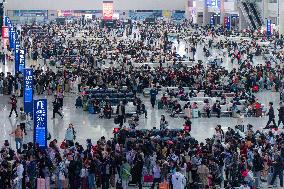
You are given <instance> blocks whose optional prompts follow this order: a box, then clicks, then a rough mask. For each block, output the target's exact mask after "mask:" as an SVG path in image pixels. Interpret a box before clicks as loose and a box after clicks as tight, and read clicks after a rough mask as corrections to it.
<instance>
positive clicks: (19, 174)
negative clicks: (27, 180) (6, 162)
mask: <svg viewBox="0 0 284 189" xmlns="http://www.w3.org/2000/svg"><path fill="white" fill-rule="evenodd" d="M15 171H16V175H17V177H16V181H17V182H16V189H22V186H23V184H22V182H23V173H24V166H23V165H22V164H21V163H20V161H18V160H17V161H16V168H15Z"/></svg>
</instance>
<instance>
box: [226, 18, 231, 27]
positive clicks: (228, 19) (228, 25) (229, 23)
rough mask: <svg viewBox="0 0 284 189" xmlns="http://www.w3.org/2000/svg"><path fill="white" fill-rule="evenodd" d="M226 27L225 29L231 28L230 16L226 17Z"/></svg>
mask: <svg viewBox="0 0 284 189" xmlns="http://www.w3.org/2000/svg"><path fill="white" fill-rule="evenodd" d="M226 28H227V30H230V29H231V17H230V16H228V17H227V23H226Z"/></svg>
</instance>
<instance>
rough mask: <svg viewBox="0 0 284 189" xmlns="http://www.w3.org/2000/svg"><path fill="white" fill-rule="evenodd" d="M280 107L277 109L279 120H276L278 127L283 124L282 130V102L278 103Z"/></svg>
mask: <svg viewBox="0 0 284 189" xmlns="http://www.w3.org/2000/svg"><path fill="white" fill-rule="evenodd" d="M279 105H280V107H279V109H278V117H279V120H278V127H279V126H280V124H281V122H282V124H283V129H284V105H283V102H280V104H279Z"/></svg>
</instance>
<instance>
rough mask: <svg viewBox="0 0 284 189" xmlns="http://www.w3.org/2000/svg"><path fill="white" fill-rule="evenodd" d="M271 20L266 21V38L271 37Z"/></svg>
mask: <svg viewBox="0 0 284 189" xmlns="http://www.w3.org/2000/svg"><path fill="white" fill-rule="evenodd" d="M271 33H272V32H271V20H267V21H266V34H267V35H268V36H270V35H271Z"/></svg>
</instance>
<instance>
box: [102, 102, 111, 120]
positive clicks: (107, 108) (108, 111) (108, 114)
mask: <svg viewBox="0 0 284 189" xmlns="http://www.w3.org/2000/svg"><path fill="white" fill-rule="evenodd" d="M103 112H104V116H105V117H106V118H107V119H110V118H111V112H112V109H111V105H110V103H109V102H108V103H107V104H106V105H105V107H104V109H103Z"/></svg>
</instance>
